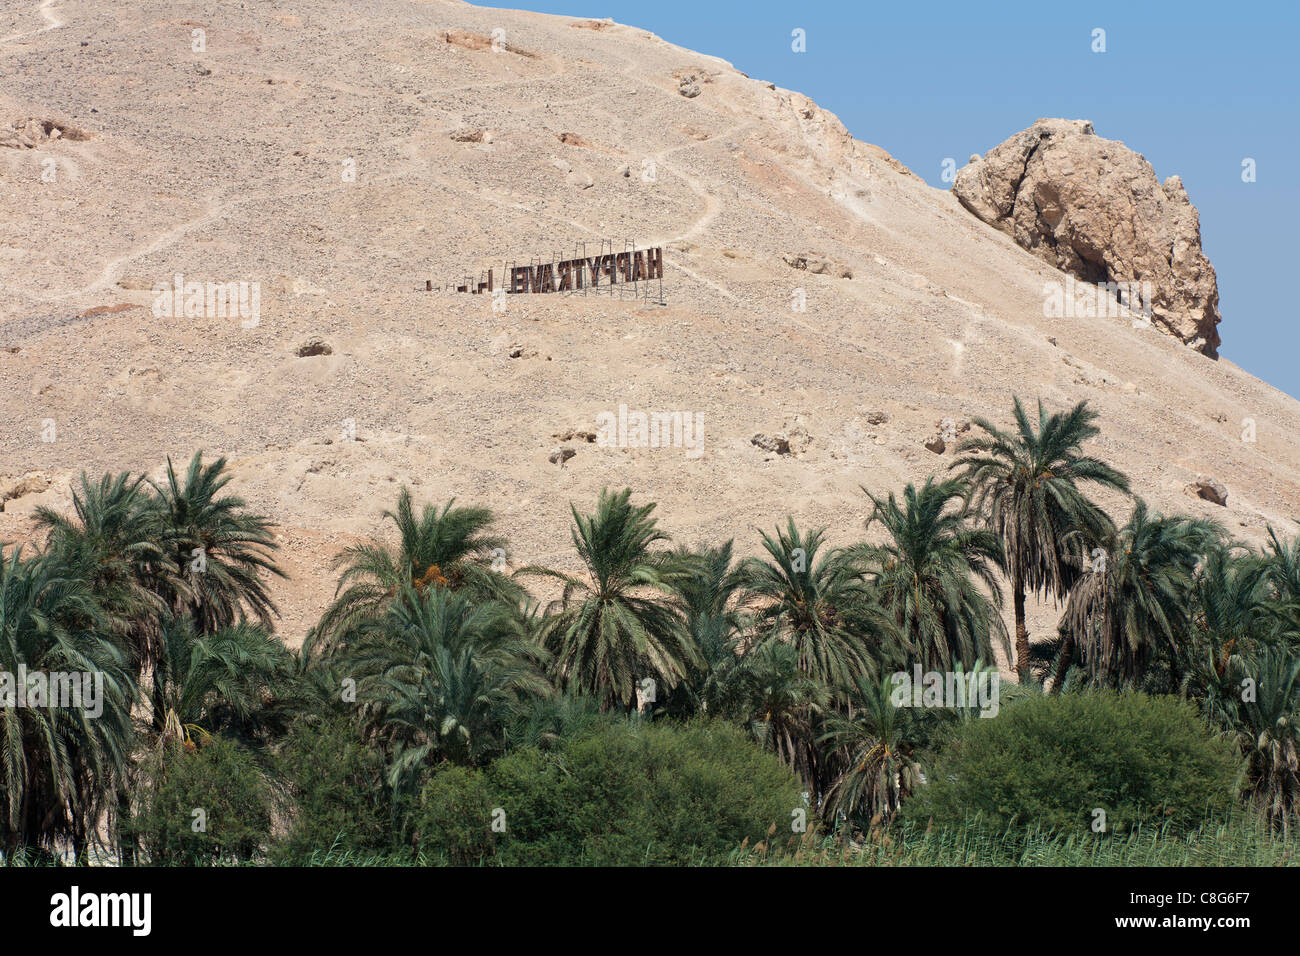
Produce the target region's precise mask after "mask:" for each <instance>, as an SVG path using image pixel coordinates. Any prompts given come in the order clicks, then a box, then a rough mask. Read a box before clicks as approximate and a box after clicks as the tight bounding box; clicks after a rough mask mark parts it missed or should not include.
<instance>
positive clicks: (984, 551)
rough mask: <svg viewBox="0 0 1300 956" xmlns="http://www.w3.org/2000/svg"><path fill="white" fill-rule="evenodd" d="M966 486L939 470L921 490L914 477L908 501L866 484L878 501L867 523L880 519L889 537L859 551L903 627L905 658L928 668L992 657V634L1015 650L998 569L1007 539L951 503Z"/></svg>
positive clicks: (905, 492) (969, 663)
mask: <svg viewBox="0 0 1300 956" xmlns="http://www.w3.org/2000/svg"><path fill="white" fill-rule="evenodd" d="M864 490H865V489H864ZM965 494H966V486H965V485H964V484H963V483H962V482H960V481H944V482H939V483H938V484H936V483H935V481H934V479H933V478H928V479H926V482H925V484H924V485H923V486H922V487H921V489H920V490H919V491H918V490H917V488H916V486H915V485H913V484H910V483H909V484H908V485H907V487H906V488H904V489H903V504H902V507H900V506H899V504H898V502H897V500H896V499H895V498H894V495H893V494H892V493H891V494H890V495H889V497H888V498H887V499H884V498H877V497H876V496H875V495H871V494H870V493H869V492H868V496H869V497H870V498H871V502H872V505H873V508H872V512H871V517H870V518H868V519H867V528H868V530H869V529H870V528H871V525H872V524H873V523H875V522H879V523H880V524H881V525H882V526H883V527H884V529H885V531H886V532H887V533H888V535H889V537H888V539H887V540H886V541H885V542H884V543H883V544H878V545H870V544H868V545H862V546H860V547H859V548H858V549H857V554H858V556H859V557H861V558H862V560H863V561H864V562H865V563H866V564H867V566H868V567H869V568H870V569H871V578H872V580H873V583H874V584H875V586H876V590H877V595H876V598H877V600H878V601H879V602H880V604H881V606H882V607H883V608H884V609H885V610H886V611H888V612H890V614H891V615H892V616H893V617H894V620H895V623H897V624H898V626H899V629H900V631H901V632H902V637H903V640H904V642H905V646H904V651H905V653H906V655H907V656H906V659H907V660H910V661H916V660H919V661H920V662H921V665H922V667H925V668H926V669H950V668H952V667H953V666H954V665H955V664H959V665H961V666H964V667H970V666H972V665H973V664H974V663H975V662H976V661H977V660H992V658H993V640H994V638H996V639H997V640H998V643H999V644H1001V645H1002V648H1003V651H1004V652H1005V653H1007V654H1010V652H1011V647H1010V644H1009V642H1008V640H1007V631H1006V626H1005V625H1004V624H1003V623H1002V613H1001V605H1002V591H1001V589H1000V588H999V587H998V582H997V578H996V576H995V572H997V571H998V570H999V569H1001V568H1002V565H1003V556H1002V542H1001V541H1000V540H999V539H998V536H997V535H995V534H994V533H993V532H991V531H989V530H987V529H985V528H972V527H969V526H968V524H967V514H966V511H965V509H964V507H953V506H952V505H953V503H954V502H956V501H958V500H959V499H961V498H963V497H964V496H965ZM986 592H987V594H989V595H992V598H990V597H987V596H986ZM900 663H901V661H900Z"/></svg>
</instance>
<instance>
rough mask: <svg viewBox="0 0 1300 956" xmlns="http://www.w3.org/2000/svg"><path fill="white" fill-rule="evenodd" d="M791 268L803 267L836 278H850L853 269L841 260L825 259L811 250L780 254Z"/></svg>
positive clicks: (815, 273) (817, 273) (816, 273)
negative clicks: (786, 254)
mask: <svg viewBox="0 0 1300 956" xmlns="http://www.w3.org/2000/svg"><path fill="white" fill-rule="evenodd" d="M781 259H782V261H784V262H785V264H786V265H788V266H789V267H790V268H791V269H805V270H807V271H808V272H811V273H813V274H814V275H828V276H834V277H835V278H837V279H852V278H853V270H852V269H850V268H849V267H848V266H846V265H844V264H843V263H842V262H836V261H835V260H833V259H827V258H826V257H824V256H821V255H818V254H817V253H812V252H801V253H796V254H794V255H788V256H782V257H781Z"/></svg>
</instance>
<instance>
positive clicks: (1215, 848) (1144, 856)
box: [736, 813, 1300, 868]
mask: <svg viewBox="0 0 1300 956" xmlns="http://www.w3.org/2000/svg"><path fill="white" fill-rule="evenodd" d="M1297 860H1300V837H1298V836H1297V835H1296V834H1294V833H1291V834H1279V833H1277V832H1275V831H1272V830H1270V829H1269V827H1268V826H1267V825H1265V824H1264V823H1262V821H1260V820H1259V819H1258V818H1255V817H1251V816H1247V815H1245V814H1242V813H1233V814H1230V815H1228V816H1227V817H1226V818H1224V819H1216V820H1211V821H1207V822H1206V823H1204V824H1202V825H1201V826H1199V827H1197V828H1196V829H1194V830H1190V831H1187V832H1184V833H1177V832H1173V831H1172V830H1171V829H1170V828H1169V827H1146V828H1143V827H1138V828H1135V829H1133V830H1131V831H1129V832H1128V833H1124V834H1095V833H1091V832H1088V833H1079V832H1072V833H1066V834H1062V833H1056V832H1053V831H1050V830H1045V829H1042V828H1039V827H1033V828H1029V829H1025V828H1023V827H1013V828H1010V829H1008V830H1005V831H996V830H990V829H988V828H987V827H981V826H976V825H974V824H972V823H967V824H963V825H961V826H958V827H951V828H941V827H924V828H923V827H920V826H916V825H912V826H899V827H896V828H893V829H891V830H889V831H888V832H879V833H874V834H872V835H871V837H870V838H869V839H868V840H866V841H865V842H863V843H862V844H860V845H855V844H850V843H848V842H847V841H844V840H842V839H829V838H823V839H819V840H809V841H804V842H803V843H801V844H800V845H799V846H797V847H796V848H794V849H793V850H792V851H784V850H783V849H779V851H778V852H765V851H764V850H763V849H762V848H759V849H749V850H746V852H745V853H743V854H741V855H740V857H739V859H738V860H737V861H736V862H737V863H739V864H741V865H747V866H927V867H930V866H961V867H971V866H999V867H1004V866H1015V867H1024V866H1086V867H1089V868H1094V867H1103V866H1123V867H1142V866H1160V867H1169V868H1179V867H1190V866H1214V867H1223V866H1295V865H1296V861H1297Z"/></svg>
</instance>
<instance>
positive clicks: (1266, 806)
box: [1233, 646, 1300, 829]
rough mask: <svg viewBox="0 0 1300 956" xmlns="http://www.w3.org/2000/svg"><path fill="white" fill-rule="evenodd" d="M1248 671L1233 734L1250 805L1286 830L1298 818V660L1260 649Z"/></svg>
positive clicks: (1270, 649)
mask: <svg viewBox="0 0 1300 956" xmlns="http://www.w3.org/2000/svg"><path fill="white" fill-rule="evenodd" d="M1249 671H1250V673H1251V676H1252V677H1253V678H1254V686H1253V691H1254V692H1253V694H1245V695H1243V696H1244V699H1243V700H1242V702H1241V705H1240V708H1239V711H1238V720H1237V721H1236V722H1235V725H1234V727H1233V733H1234V736H1235V737H1236V739H1237V741H1238V743H1239V744H1240V745H1241V748H1242V751H1243V752H1244V753H1245V755H1246V764H1247V768H1246V769H1247V777H1248V780H1249V787H1250V790H1249V793H1250V799H1251V801H1252V802H1253V803H1254V804H1255V806H1256V807H1257V808H1258V809H1259V810H1260V811H1261V812H1263V813H1264V815H1265V816H1266V817H1267V818H1268V819H1269V821H1270V822H1271V823H1273V824H1274V825H1275V826H1281V827H1282V828H1283V829H1289V828H1290V825H1291V822H1292V818H1293V817H1295V816H1297V815H1300V659H1297V658H1296V657H1294V656H1292V655H1289V654H1287V653H1286V652H1285V651H1284V650H1282V649H1281V648H1272V647H1267V646H1264V647H1260V648H1259V649H1258V651H1257V652H1256V654H1255V655H1254V659H1253V660H1252V662H1251V664H1250V667H1249Z"/></svg>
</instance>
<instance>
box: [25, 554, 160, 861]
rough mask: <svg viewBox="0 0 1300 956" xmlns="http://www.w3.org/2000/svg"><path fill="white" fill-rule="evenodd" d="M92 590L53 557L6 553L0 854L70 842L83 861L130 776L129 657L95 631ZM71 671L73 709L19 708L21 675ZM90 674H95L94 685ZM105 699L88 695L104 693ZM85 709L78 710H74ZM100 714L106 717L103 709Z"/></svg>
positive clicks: (51, 704) (132, 689)
mask: <svg viewBox="0 0 1300 956" xmlns="http://www.w3.org/2000/svg"><path fill="white" fill-rule="evenodd" d="M99 620H101V617H100V612H99V606H98V605H97V603H96V601H95V597H94V594H93V592H92V591H91V590H90V589H89V588H87V587H86V586H85V585H84V584H83V583H82V582H81V581H79V580H76V579H69V578H67V577H64V576H63V570H62V569H61V567H60V565H59V562H57V561H56V560H54V559H51V558H49V557H48V556H47V557H39V558H33V559H27V560H23V559H22V558H21V556H20V553H19V550H18V549H15V550H13V551H11V552H10V553H9V554H5V552H4V549H3V548H2V547H0V694H3V698H2V699H0V848H2V849H3V850H5V851H6V852H13V851H15V850H16V849H17V848H18V847H20V846H24V845H26V846H32V847H41V848H44V849H50V848H51V847H52V846H53V844H54V841H55V840H56V839H59V838H64V839H70V840H71V841H72V844H73V849H74V851H75V852H76V853H78V854H80V853H82V852H84V851H85V850H86V849H87V845H88V843H89V842H90V841H91V840H92V839H94V835H95V831H96V824H97V821H98V819H99V817H100V815H101V813H103V812H105V811H106V810H107V809H108V808H109V807H110V806H111V805H112V801H113V795H114V792H115V791H116V790H117V789H118V788H119V787H120V786H121V785H122V782H123V780H124V779H125V775H126V771H127V767H128V764H129V760H130V753H131V747H132V744H133V742H134V733H133V730H132V726H131V704H132V701H133V700H134V698H135V686H134V683H133V681H132V679H131V674H130V671H129V668H128V664H127V661H126V659H125V655H124V653H123V652H122V651H121V650H120V649H119V648H118V647H117V646H116V645H115V644H114V643H113V642H112V641H110V640H107V639H105V638H103V637H100V636H99V635H98V634H96V633H95V632H94V631H93V630H89V629H87V625H89V626H91V627H93V625H94V623H95V622H96V621H99ZM24 672H25V673H26V674H28V675H31V674H34V673H36V672H43V674H44V675H46V676H48V675H52V674H56V673H58V674H65V675H67V674H71V675H73V677H74V682H73V683H74V685H75V689H76V690H77V692H78V694H77V697H80V700H78V699H77V697H73V698H71V699H70V700H68V701H66V702H67V703H70V704H73V705H74V706H69V707H63V706H55V705H56V704H58V703H60V702H59V701H57V700H52V699H47V700H46V701H45V702H44V703H45V706H31V702H30V701H28V702H27V704H28V705H27V706H18V704H19V703H20V701H19V696H20V694H23V695H24V696H25V690H26V689H25V688H20V687H18V686H17V681H18V680H19V679H20V675H22V674H23V673H24ZM83 675H97V677H95V678H94V679H93V680H92V682H91V684H90V685H89V687H87V685H86V683H85V681H84V680H83V679H82V676H83ZM95 681H102V695H101V696H100V699H99V700H98V702H96V701H95V700H93V699H89V698H86V697H84V696H82V695H83V694H84V693H85V692H86V691H87V690H89V692H90V696H91V698H93V697H94V696H95V695H96V691H95ZM77 704H80V706H76V705H77ZM96 711H98V712H96Z"/></svg>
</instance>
